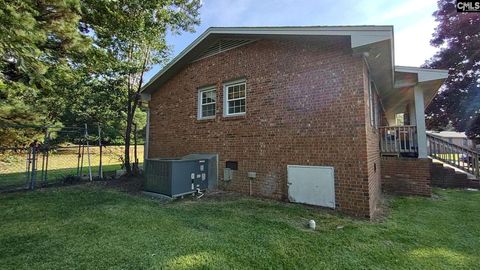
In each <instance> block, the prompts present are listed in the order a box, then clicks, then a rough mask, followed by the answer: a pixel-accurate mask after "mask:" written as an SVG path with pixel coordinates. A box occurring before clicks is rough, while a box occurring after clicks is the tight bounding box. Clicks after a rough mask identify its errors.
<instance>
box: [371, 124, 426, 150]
mask: <svg viewBox="0 0 480 270" xmlns="http://www.w3.org/2000/svg"><path fill="white" fill-rule="evenodd" d="M378 130H379V135H380V151H381V153H382V155H397V156H400V155H415V154H418V145H417V127H416V126H392V127H379V128H378Z"/></svg>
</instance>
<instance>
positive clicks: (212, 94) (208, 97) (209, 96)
mask: <svg viewBox="0 0 480 270" xmlns="http://www.w3.org/2000/svg"><path fill="white" fill-rule="evenodd" d="M215 100H216V91H215V90H209V91H204V92H202V104H205V103H212V102H215Z"/></svg>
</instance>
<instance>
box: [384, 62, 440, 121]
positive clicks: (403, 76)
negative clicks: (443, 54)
mask: <svg viewBox="0 0 480 270" xmlns="http://www.w3.org/2000/svg"><path fill="white" fill-rule="evenodd" d="M447 77H448V70H442V69H427V68H418V67H407V66H396V67H395V83H394V86H393V88H387V89H383V90H382V89H380V91H379V92H380V96H381V99H382V104H383V108H384V110H385V114H386V116H387V119H392V118H394V114H396V113H400V112H404V111H405V107H406V106H407V104H413V103H414V93H413V91H414V87H420V88H421V89H422V90H423V97H424V104H425V108H426V107H427V106H428V105H429V104H430V102H431V101H432V99H433V98H434V97H435V95H436V94H437V92H438V90H439V89H440V87H441V86H442V84H443V82H444V81H445V79H446V78H447Z"/></svg>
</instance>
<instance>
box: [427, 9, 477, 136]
mask: <svg viewBox="0 0 480 270" xmlns="http://www.w3.org/2000/svg"><path fill="white" fill-rule="evenodd" d="M455 3H456V1H455V0H439V1H438V10H437V11H435V13H434V14H433V16H435V21H436V22H437V23H438V26H437V27H436V29H435V33H434V35H433V38H432V39H431V41H430V43H431V44H432V45H433V46H435V47H437V48H439V52H438V53H437V54H435V55H434V56H433V57H432V58H431V59H430V60H428V61H427V62H426V64H425V66H426V67H430V68H439V69H449V77H448V79H447V80H446V82H445V84H444V88H443V89H442V90H441V92H440V93H439V94H438V95H437V96H436V97H435V99H434V100H433V101H432V103H431V104H430V106H429V107H428V109H427V126H428V127H429V128H430V129H437V130H442V129H445V127H447V126H449V125H451V126H453V127H454V128H455V129H456V130H457V131H465V132H466V134H467V136H469V137H470V138H480V87H479V85H480V13H461V12H457V10H456V7H455Z"/></svg>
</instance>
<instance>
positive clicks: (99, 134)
mask: <svg viewBox="0 0 480 270" xmlns="http://www.w3.org/2000/svg"><path fill="white" fill-rule="evenodd" d="M98 148H99V150H100V163H99V165H98V177H99V178H100V179H103V167H102V130H101V128H100V123H98Z"/></svg>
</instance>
